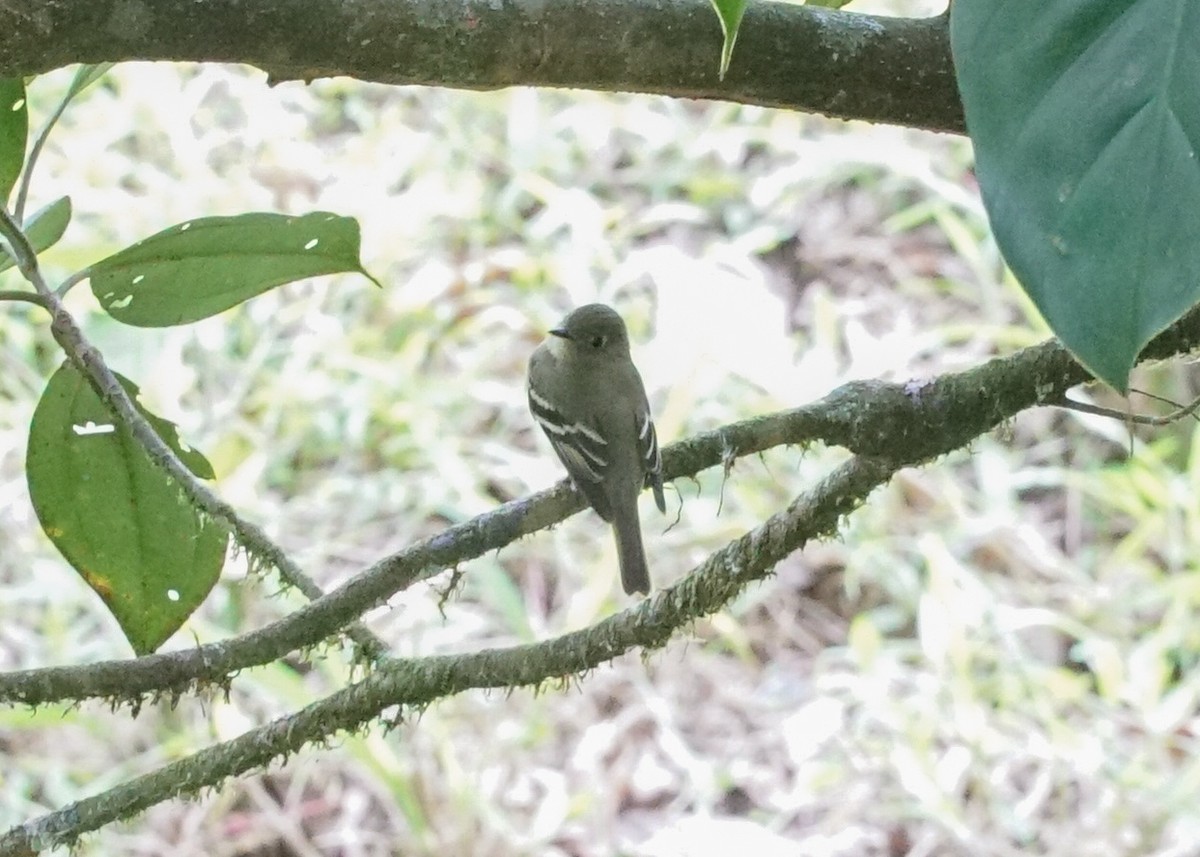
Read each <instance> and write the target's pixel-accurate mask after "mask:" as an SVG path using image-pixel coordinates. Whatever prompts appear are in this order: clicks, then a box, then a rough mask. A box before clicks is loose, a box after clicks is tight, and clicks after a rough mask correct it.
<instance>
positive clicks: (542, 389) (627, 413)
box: [526, 303, 667, 595]
mask: <svg viewBox="0 0 1200 857" xmlns="http://www.w3.org/2000/svg"><path fill="white" fill-rule="evenodd" d="M526 391H527V393H528V397H529V410H530V413H531V414H532V415H533V418H534V420H535V421H536V422H537V424H538V425H539V426H541V428H542V430H543V431H544V432H545V433H546V437H548V438H549V439H550V445H551V446H552V447H554V451H555V453H557V455H558V458H559V460H560V461H562V463H563V466H564V467H566V469H567V473H568V474H569V475H570V477H571V480H572V482H574V483H575V486H576V487H577V488H578V489H579V490H580V491H581V492H582V493H583V496H584V497H585V498H587V501H588V503H589V504H590V505H591V507H592V508H593V509H595V510H596V513H597V514H598V515H599V516H600V517H601V518H603V519H604V520H605V521H607V522H608V523H610V524H612V528H613V533H614V534H615V537H616V544H617V557H618V561H619V563H620V569H621V585H622V587H623V588H624V590H625V593H626V594H627V595H633V594H634V593H643V594H646V593H649V591H650V573H649V570H648V569H647V567H646V553H645V549H644V548H643V546H642V528H641V521H640V520H639V518H638V506H637V501H638V495H639V494H641V492H642V489H643V488H645V487H646V486H647V485H648V486H649V487H650V488H651V489H653V491H654V502H655V504H656V505H657V506H658V510H659V511H660V512H663V513H666V510H667V507H666V500H665V499H664V497H663V477H662V455H661V453H660V451H659V448H658V436H657V433H656V432H655V429H654V420H653V419H652V418H651V415H650V404H649V402H648V401H647V399H646V389H645V387H644V386H643V384H642V377H641V375H639V374H638V371H637V367H636V366H634V365H633V359H632V358H631V357H630V354H629V333H628V331H627V330H626V329H625V322H624V321H623V320H622V319H621V316H620V315H618V314H617V312H616V310H614V309H613V308H612V307H610V306H607V305H605V304H598V303H593V304H586V305H584V306H581V307H577V308H576V309H574V310H572V311H571V312H570V313H568V314H567V315H566V316H565V317H564V318H563V319H562V321H561V322H559V323H558V325H557V326H555V327H554V328H552V329H551V330H550V333H549V336H547V337H546V339H545V340H544V341H543V342H542V343H541V344H540V345H539V346H538V347H537V348H536V349H535V350H534V352H533V354H532V355H530V358H529V373H528V383H527V387H526Z"/></svg>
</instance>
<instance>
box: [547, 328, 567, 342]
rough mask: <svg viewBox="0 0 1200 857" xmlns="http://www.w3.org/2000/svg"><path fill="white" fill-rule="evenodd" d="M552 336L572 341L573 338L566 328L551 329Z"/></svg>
mask: <svg viewBox="0 0 1200 857" xmlns="http://www.w3.org/2000/svg"><path fill="white" fill-rule="evenodd" d="M550 335H551V336H557V337H558V338H559V339H570V338H571V334H569V333H567V329H566V328H565V327H552V328H550Z"/></svg>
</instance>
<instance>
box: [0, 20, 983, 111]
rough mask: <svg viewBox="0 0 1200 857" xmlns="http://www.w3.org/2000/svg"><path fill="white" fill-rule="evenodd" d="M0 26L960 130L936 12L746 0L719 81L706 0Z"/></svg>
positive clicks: (67, 57)
mask: <svg viewBox="0 0 1200 857" xmlns="http://www.w3.org/2000/svg"><path fill="white" fill-rule="evenodd" d="M0 32H2V33H4V38H3V39H0V75H4V76H12V75H29V74H36V73H40V72H44V71H48V70H50V69H53V68H58V67H59V66H63V65H67V64H70V63H76V62H102V61H113V62H119V61H124V60H135V59H136V60H148V59H157V60H194V61H197V62H235V63H248V64H250V65H254V66H257V67H258V68H261V69H263V70H264V71H266V72H267V73H268V74H269V76H270V79H271V80H272V81H273V82H279V81H285V80H304V81H309V80H312V79H314V78H318V77H332V76H335V75H346V76H349V77H354V78H358V79H359V80H364V81H376V82H380V83H390V84H414V83H415V84H425V85H437V86H448V87H455V88H460V89H496V88H500V87H505V86H549V87H575V88H583V89H590V90H597V91H608V92H646V93H659V94H665V95H672V96H677V97H684V98H708V99H717V100H724V101H738V102H743V103H746V104H759V105H764V106H770V107H785V108H791V109H796V110H804V111H809V112H815V113H824V114H826V115H829V116H836V117H843V118H848V119H865V120H868V121H871V122H887V123H894V124H899V125H909V126H912V127H917V128H928V129H931V130H940V131H953V132H961V131H962V130H963V117H962V106H961V104H960V101H959V97H958V91H957V86H956V83H955V77H954V68H953V63H952V61H951V57H950V42H949V37H948V32H947V19H946V17H945V16H939V17H937V18H928V19H911V18H893V17H881V16H874V15H862V14H857V13H853V12H841V11H833V10H828V9H822V8H820V7H815V6H802V5H796V4H791V3H764V2H758V3H751V4H749V6H748V8H747V9H746V14H745V17H744V19H743V21H742V25H741V30H740V32H739V35H738V42H737V49H736V51H735V52H734V55H733V63H732V65H731V66H730V69H729V73H728V75H727V76H726V78H725V80H724V81H720V80H718V79H717V67H718V59H719V57H720V51H721V28H720V25H719V24H718V22H717V17H716V15H714V14H713V10H712V7H711V6H710V4H709V0H554V2H545V0H506V2H504V3H493V2H487V0H456V2H447V0H358V2H354V3H346V2H343V0H307V2H305V3H303V4H297V3H296V2H295V0H255V2H253V3H197V2H194V0H137V2H130V0H0Z"/></svg>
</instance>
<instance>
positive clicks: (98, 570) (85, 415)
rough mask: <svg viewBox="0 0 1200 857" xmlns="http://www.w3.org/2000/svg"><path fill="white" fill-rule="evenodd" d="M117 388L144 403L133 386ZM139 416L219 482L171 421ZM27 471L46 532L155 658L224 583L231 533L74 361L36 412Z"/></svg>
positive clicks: (140, 649) (137, 644) (139, 648)
mask: <svg viewBox="0 0 1200 857" xmlns="http://www.w3.org/2000/svg"><path fill="white" fill-rule="evenodd" d="M120 381H121V386H122V387H124V388H125V391H126V392H127V393H128V394H129V395H130V396H131V397H136V396H137V392H138V389H137V387H136V386H135V385H134V384H133V383H132V382H130V381H128V380H127V379H125V378H120ZM135 401H136V399H135ZM138 410H139V411H140V412H141V413H142V415H143V416H144V417H146V418H147V419H148V420H149V421H150V423H151V425H153V426H154V430H155V431H156V432H158V434H159V436H160V437H161V438H162V439H163V441H165V442H166V443H167V445H168V446H170V447H171V448H172V449H173V450H175V452H176V453H177V454H178V455H179V456H180V458H181V459H182V460H183V462H184V464H186V465H187V466H188V467H189V468H190V469H191V470H192V472H193V473H195V474H196V475H197V476H200V477H201V478H211V477H212V467H211V466H210V465H209V463H208V461H207V460H205V458H204V456H202V455H201V454H200V453H198V452H196V451H194V450H190V449H184V448H183V445H182V444H181V443H180V440H179V436H178V433H177V431H176V428H175V426H174V425H173V424H172V423H170V422H168V421H166V420H164V419H162V418H160V417H157V416H155V415H153V414H151V413H149V412H148V411H146V410H145V409H144V408H142V406H141V405H140V404H139V405H138ZM26 471H27V475H28V479H29V494H30V496H31V498H32V499H33V505H34V508H35V509H36V511H37V516H38V520H39V521H40V522H41V524H42V529H43V530H45V531H46V535H48V536H49V537H50V540H51V541H52V542H54V546H55V547H56V548H58V550H59V552H60V553H62V555H63V556H64V557H65V558H66V560H67V562H69V563H70V564H71V565H72V566H73V567H74V568H75V570H76V571H78V572H79V574H80V575H81V576H82V577H83V579H84V580H85V581H86V582H87V584H88V586H90V587H91V588H92V589H93V590H95V592H96V594H98V595H99V596H100V598H101V599H103V601H104V603H105V604H106V605H107V606H108V609H109V611H111V612H112V614H113V616H114V617H116V620H117V622H118V623H119V624H120V626H121V630H122V631H124V633H125V637H126V638H127V639H128V640H129V642H130V644H131V645H132V646H133V650H134V651H135V652H136V653H137V654H139V655H144V654H148V653H149V652H153V651H154V650H155V649H157V648H158V647H159V646H161V645H162V644H163V643H164V642H165V641H166V640H167V638H168V637H170V636H171V635H172V634H173V633H175V631H176V630H178V629H179V627H180V626H181V625H182V624H183V623H184V621H185V620H186V619H187V617H188V616H190V615H191V613H192V612H193V611H194V610H195V609H196V608H197V607H198V606H199V605H200V603H201V602H202V601H203V600H204V598H205V596H207V595H208V593H209V591H210V590H211V589H212V587H213V585H214V584H215V583H216V582H217V578H218V577H219V576H220V574H221V568H222V565H223V564H224V561H225V548H226V543H227V541H228V533H227V531H226V530H225V528H224V527H223V526H222V525H221V524H219V523H217V522H216V521H213V520H212V519H211V518H207V517H205V516H204V515H201V514H200V513H199V512H197V511H196V510H195V509H194V508H193V507H192V506H191V504H190V503H189V502H188V501H187V499H186V498H185V497H184V496H183V494H182V492H181V491H180V490H179V487H178V486H177V485H176V484H175V483H174V481H173V480H171V479H170V478H169V477H168V476H167V475H166V474H165V473H163V471H162V470H161V469H160V468H158V467H156V466H155V465H154V464H153V463H152V462H151V460H150V456H149V455H148V454H147V453H146V451H145V449H143V448H142V446H141V444H139V443H138V442H137V441H136V440H135V439H134V438H133V435H132V434H131V433H130V432H129V431H128V430H127V429H125V428H124V427H122V426H121V425H120V423H118V422H117V421H116V420H115V419H114V417H113V416H112V414H111V412H110V411H109V409H108V406H107V405H105V404H104V402H103V401H102V400H101V399H100V398H99V397H98V396H97V395H96V394H95V392H93V391H92V388H91V387H90V386H88V383H87V381H86V380H84V378H83V376H82V375H81V374H80V373H79V371H78V370H76V369H75V367H74V366H72V365H71V364H69V363H64V364H63V365H62V366H61V367H60V368H59V370H58V371H57V372H55V373H54V376H53V377H52V378H51V379H50V383H49V384H48V385H47V386H46V390H45V392H44V393H43V394H42V398H41V400H40V401H39V402H38V405H37V408H36V410H35V411H34V414H33V424H32V426H31V427H30V431H29V450H28V454H27V458H26Z"/></svg>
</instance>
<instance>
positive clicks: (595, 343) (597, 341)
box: [592, 336, 604, 348]
mask: <svg viewBox="0 0 1200 857" xmlns="http://www.w3.org/2000/svg"><path fill="white" fill-rule="evenodd" d="M603 347H604V337H603V336H593V337H592V348H603Z"/></svg>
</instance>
